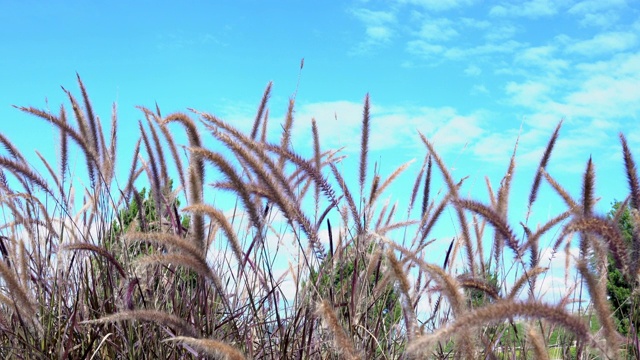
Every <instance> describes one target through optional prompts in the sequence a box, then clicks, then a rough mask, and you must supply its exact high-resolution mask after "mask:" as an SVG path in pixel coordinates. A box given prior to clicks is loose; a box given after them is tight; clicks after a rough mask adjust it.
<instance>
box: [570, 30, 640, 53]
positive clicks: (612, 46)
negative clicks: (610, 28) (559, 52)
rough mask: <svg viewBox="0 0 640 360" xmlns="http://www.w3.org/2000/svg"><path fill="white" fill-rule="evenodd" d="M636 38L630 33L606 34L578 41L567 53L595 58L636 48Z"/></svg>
mask: <svg viewBox="0 0 640 360" xmlns="http://www.w3.org/2000/svg"><path fill="white" fill-rule="evenodd" d="M637 42H638V37H637V35H636V34H634V33H631V32H608V33H602V34H597V35H596V36H594V37H593V38H592V39H589V40H584V41H579V42H577V43H575V44H573V45H571V46H569V47H568V48H567V52H569V53H575V54H580V55H585V56H597V55H603V54H609V53H615V52H620V51H625V50H628V49H630V48H633V47H635V46H636V44H637Z"/></svg>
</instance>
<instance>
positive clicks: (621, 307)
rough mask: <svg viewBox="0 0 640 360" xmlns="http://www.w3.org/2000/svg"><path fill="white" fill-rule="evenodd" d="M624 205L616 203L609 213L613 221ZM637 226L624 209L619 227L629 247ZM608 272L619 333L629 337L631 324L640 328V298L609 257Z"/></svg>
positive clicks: (608, 289)
mask: <svg viewBox="0 0 640 360" xmlns="http://www.w3.org/2000/svg"><path fill="white" fill-rule="evenodd" d="M622 205H623V204H622V203H621V202H614V204H613V206H612V210H611V211H610V213H609V218H611V219H613V217H614V215H615V214H616V212H617V211H618V210H619V209H620V206H622ZM635 226H636V224H634V219H633V216H632V215H631V211H630V210H629V208H626V209H623V210H622V214H621V215H620V217H619V221H618V227H619V228H620V231H621V232H622V235H623V238H624V241H625V243H626V245H627V246H630V245H631V242H632V240H633V231H634V227H635ZM607 270H608V279H607V295H608V296H609V300H610V302H611V306H612V307H613V310H614V316H615V318H616V322H617V324H618V331H620V333H622V334H624V335H628V334H629V332H630V331H631V323H633V326H634V327H635V328H636V329H638V326H640V311H638V306H639V305H640V298H639V296H638V295H637V294H634V293H633V289H634V286H633V284H630V283H629V282H628V281H627V279H626V278H625V277H624V275H623V274H622V272H621V271H620V270H619V269H618V268H617V267H616V266H615V261H614V260H613V258H612V257H611V256H610V257H609V263H608V265H607Z"/></svg>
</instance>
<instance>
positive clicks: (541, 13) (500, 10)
mask: <svg viewBox="0 0 640 360" xmlns="http://www.w3.org/2000/svg"><path fill="white" fill-rule="evenodd" d="M563 3H564V2H563V1H554V0H530V1H525V2H517V3H503V4H501V5H496V6H494V7H492V8H491V9H490V10H489V15H492V16H515V17H528V18H539V17H547V16H552V15H556V14H557V13H558V12H559V10H560V9H561V8H562V5H563Z"/></svg>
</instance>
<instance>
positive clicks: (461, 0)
mask: <svg viewBox="0 0 640 360" xmlns="http://www.w3.org/2000/svg"><path fill="white" fill-rule="evenodd" d="M398 2H399V3H402V4H411V5H417V6H420V7H423V8H425V9H427V10H432V11H445V10H451V9H455V8H459V7H462V6H468V5H471V4H473V3H474V2H476V1H474V0H399V1H398Z"/></svg>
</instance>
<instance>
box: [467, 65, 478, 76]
mask: <svg viewBox="0 0 640 360" xmlns="http://www.w3.org/2000/svg"><path fill="white" fill-rule="evenodd" d="M464 73H465V74H467V75H469V76H478V75H480V74H482V69H480V67H478V65H475V64H471V65H469V66H467V68H466V69H464Z"/></svg>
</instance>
